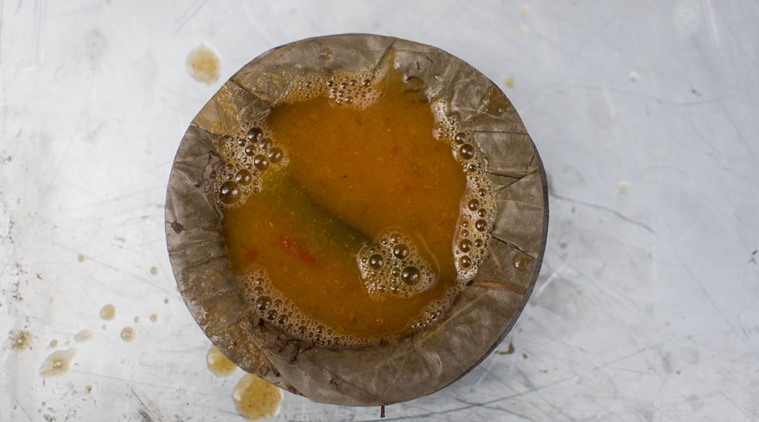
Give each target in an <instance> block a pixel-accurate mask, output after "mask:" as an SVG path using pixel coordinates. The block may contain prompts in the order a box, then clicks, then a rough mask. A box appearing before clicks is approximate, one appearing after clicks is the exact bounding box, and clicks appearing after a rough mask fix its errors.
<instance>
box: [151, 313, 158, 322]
mask: <svg viewBox="0 0 759 422" xmlns="http://www.w3.org/2000/svg"><path fill="white" fill-rule="evenodd" d="M150 322H158V315H157V314H152V315H150Z"/></svg>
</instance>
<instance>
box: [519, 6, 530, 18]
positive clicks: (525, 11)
mask: <svg viewBox="0 0 759 422" xmlns="http://www.w3.org/2000/svg"><path fill="white" fill-rule="evenodd" d="M519 14H520V15H522V16H527V15H529V14H530V6H528V5H526V4H523V5H522V7H520V8H519Z"/></svg>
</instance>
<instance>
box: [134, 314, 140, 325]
mask: <svg viewBox="0 0 759 422" xmlns="http://www.w3.org/2000/svg"><path fill="white" fill-rule="evenodd" d="M134 323H135V324H139V323H140V317H138V316H136V317H134Z"/></svg>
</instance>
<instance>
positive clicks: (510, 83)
mask: <svg viewBox="0 0 759 422" xmlns="http://www.w3.org/2000/svg"><path fill="white" fill-rule="evenodd" d="M503 83H504V85H506V88H514V78H513V77H511V76H509V77H508V78H506V79H505V80H504V81H503Z"/></svg>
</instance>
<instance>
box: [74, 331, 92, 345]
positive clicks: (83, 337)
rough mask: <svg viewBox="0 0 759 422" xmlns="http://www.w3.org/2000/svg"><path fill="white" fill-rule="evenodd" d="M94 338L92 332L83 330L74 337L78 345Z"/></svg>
mask: <svg viewBox="0 0 759 422" xmlns="http://www.w3.org/2000/svg"><path fill="white" fill-rule="evenodd" d="M91 338H92V331H90V330H82V331H80V332H78V333H77V334H76V336H74V341H76V342H77V343H81V342H83V341H87V340H89V339H91Z"/></svg>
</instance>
